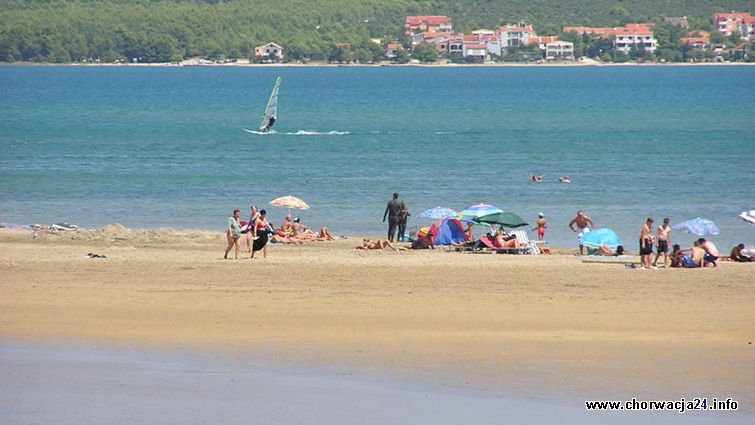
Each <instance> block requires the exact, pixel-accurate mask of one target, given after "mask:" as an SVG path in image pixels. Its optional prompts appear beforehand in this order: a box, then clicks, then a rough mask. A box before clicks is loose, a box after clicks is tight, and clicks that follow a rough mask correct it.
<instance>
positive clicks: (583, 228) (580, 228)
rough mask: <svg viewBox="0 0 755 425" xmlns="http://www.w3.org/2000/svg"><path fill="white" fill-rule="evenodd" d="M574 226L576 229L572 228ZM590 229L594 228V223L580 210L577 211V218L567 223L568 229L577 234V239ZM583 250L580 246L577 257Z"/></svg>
mask: <svg viewBox="0 0 755 425" xmlns="http://www.w3.org/2000/svg"><path fill="white" fill-rule="evenodd" d="M588 223H589V224H588ZM575 225H576V226H577V228H576V229H575V228H574V226H575ZM591 227H595V223H593V222H592V219H591V218H590V217H588V216H587V215H585V213H584V212H583V211H581V210H580V211H577V216H576V217H574V218H573V219H571V221H570V222H569V228H570V229H571V231H572V232H574V233H576V234H577V239H579V238H581V237H582V236H583V235H584V234H585V233H587V232H589V231H590V228H591ZM583 250H584V247H583V246H582V245H581V244H580V245H579V255H582V251H583Z"/></svg>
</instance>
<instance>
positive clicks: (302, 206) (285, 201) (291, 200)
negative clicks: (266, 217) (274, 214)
mask: <svg viewBox="0 0 755 425" xmlns="http://www.w3.org/2000/svg"><path fill="white" fill-rule="evenodd" d="M270 205H273V206H276V207H286V208H288V209H289V210H290V209H291V208H296V209H299V210H308V209H309V205H307V203H306V202H304V201H302V200H301V199H299V198H297V197H296V196H293V195H287V196H281V197H280V198H275V199H273V200H272V201H270Z"/></svg>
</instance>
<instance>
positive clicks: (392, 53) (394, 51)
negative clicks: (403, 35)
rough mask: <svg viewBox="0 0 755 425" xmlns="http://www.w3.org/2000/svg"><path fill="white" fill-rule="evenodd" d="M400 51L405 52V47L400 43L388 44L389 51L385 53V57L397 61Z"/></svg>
mask: <svg viewBox="0 0 755 425" xmlns="http://www.w3.org/2000/svg"><path fill="white" fill-rule="evenodd" d="M399 50H404V47H403V46H402V45H400V44H398V43H388V49H387V50H386V51H385V57H387V58H388V59H396V56H398V51H399Z"/></svg>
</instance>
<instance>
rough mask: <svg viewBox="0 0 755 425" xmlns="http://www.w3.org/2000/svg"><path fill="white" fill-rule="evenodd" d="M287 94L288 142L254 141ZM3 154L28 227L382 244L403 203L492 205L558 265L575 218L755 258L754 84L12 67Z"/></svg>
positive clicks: (526, 75) (668, 74) (644, 77)
mask: <svg viewBox="0 0 755 425" xmlns="http://www.w3.org/2000/svg"><path fill="white" fill-rule="evenodd" d="M277 76H282V77H283V84H282V89H281V95H280V106H279V120H278V122H277V123H276V127H275V129H276V130H277V134H269V135H254V134H250V133H247V132H245V131H244V128H248V129H254V128H256V127H257V125H258V124H259V121H260V117H261V114H262V110H263V109H264V105H265V103H266V102H267V98H268V96H269V92H270V90H271V88H272V86H273V83H274V81H275V78H276V77H277ZM0 149H1V151H0V152H1V154H0V220H3V221H5V222H12V223H21V224H31V223H53V222H61V221H67V222H71V223H75V224H78V225H80V226H84V227H100V226H102V225H105V224H107V223H116V222H117V223H121V224H123V225H125V226H128V227H135V228H136V227H163V226H171V227H176V228H201V229H211V230H222V229H223V228H224V226H225V222H226V219H227V217H228V216H229V215H230V212H231V210H232V209H233V208H240V209H242V212H243V215H246V213H247V211H248V209H249V206H250V205H251V204H258V205H261V206H263V207H266V208H267V209H268V211H270V214H271V217H272V221H273V222H274V223H275V224H276V225H277V224H279V223H280V221H281V220H282V219H283V217H284V215H285V214H286V213H287V210H286V209H283V208H277V207H271V206H269V205H267V203H268V202H269V201H270V200H271V199H273V198H275V197H277V196H280V195H287V194H293V195H296V196H299V197H301V198H302V199H304V200H306V201H307V202H308V203H309V204H310V206H311V209H310V210H309V211H305V212H300V213H299V212H297V211H294V214H296V215H299V214H300V215H301V216H302V219H303V221H304V222H307V223H310V224H311V225H313V226H315V227H316V226H318V225H323V224H327V225H328V226H330V227H331V229H332V230H333V231H334V232H335V233H337V234H347V235H355V234H382V233H383V229H384V225H383V223H382V215H383V210H384V208H385V204H386V202H387V201H388V199H389V197H390V195H391V193H392V192H394V191H398V192H400V194H401V197H402V198H403V199H404V200H405V201H406V202H407V203H408V205H409V207H410V209H411V211H412V212H413V213H414V214H415V216H414V217H413V218H412V220H411V221H410V226H420V225H427V224H429V222H428V221H425V220H421V219H419V218H418V217H416V216H417V215H418V214H419V212H421V211H423V210H425V209H428V208H432V207H435V206H444V207H450V208H454V209H459V210H460V209H463V208H465V207H467V206H469V205H472V204H475V203H479V202H487V203H491V204H494V205H496V206H498V207H500V208H502V209H504V210H507V211H513V212H516V213H518V214H520V215H521V216H523V217H524V218H525V219H528V220H531V222H534V221H535V220H536V218H537V213H538V212H543V213H544V214H545V215H546V218H547V219H548V220H549V222H550V228H549V231H548V233H547V238H548V239H549V240H550V241H552V242H553V243H555V244H556V245H560V246H573V245H574V236H573V234H572V233H571V232H570V231H569V230H568V228H567V223H568V221H569V220H570V218H571V217H572V216H573V215H574V213H575V212H576V211H577V210H578V209H584V210H585V212H586V213H587V214H588V215H590V216H591V217H592V218H593V219H594V220H595V222H596V224H597V226H598V227H610V228H613V229H614V230H616V231H617V233H619V235H620V236H622V238H623V239H624V242H625V244H626V245H628V246H629V247H630V248H631V249H636V247H635V246H634V245H636V239H637V235H638V232H639V229H640V226H641V225H642V223H643V222H644V220H645V218H646V217H648V216H652V217H655V218H656V222H657V223H658V222H659V221H660V219H661V218H662V217H664V216H668V217H670V218H671V220H672V223H675V222H678V221H681V220H684V219H688V218H693V217H696V216H702V217H707V218H710V219H712V220H714V221H715V222H716V223H717V224H718V225H719V227H720V228H721V235H720V236H718V237H716V238H713V239H714V240H715V241H718V242H719V245H721V246H722V247H723V248H726V249H728V248H730V247H731V246H732V245H733V244H734V243H738V242H746V243H753V242H755V227H752V226H750V225H748V224H746V223H745V222H743V221H742V220H740V219H739V218H737V214H738V213H739V212H741V211H743V210H749V209H755V184H754V182H755V67H720V66H717V67H605V68H599V67H594V68H593V67H583V68H437V69H428V68H274V67H270V68H136V67H123V68H105V67H102V68H83V67H82V68H77V67H17V66H12V67H0ZM530 173H542V174H545V179H546V181H545V182H544V183H540V184H533V183H530V182H529V181H528V176H529V174H530ZM561 175H568V176H570V177H571V178H572V181H573V183H572V184H570V185H563V184H559V183H558V182H557V178H558V177H559V176H561ZM675 239H676V240H677V241H679V242H683V243H688V242H689V241H691V240H692V238H691V237H689V236H687V235H684V236H680V235H679V232H677V237H676V238H675Z"/></svg>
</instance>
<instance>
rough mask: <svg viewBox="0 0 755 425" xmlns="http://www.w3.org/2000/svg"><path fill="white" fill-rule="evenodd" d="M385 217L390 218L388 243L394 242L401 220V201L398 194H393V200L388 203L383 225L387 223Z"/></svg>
mask: <svg viewBox="0 0 755 425" xmlns="http://www.w3.org/2000/svg"><path fill="white" fill-rule="evenodd" d="M385 217H388V241H389V242H393V239H394V238H395V235H396V228H397V227H398V222H399V219H400V218H401V201H399V200H398V192H393V199H391V200H390V201H388V205H387V206H386V207H385V213H384V214H383V223H385Z"/></svg>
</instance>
